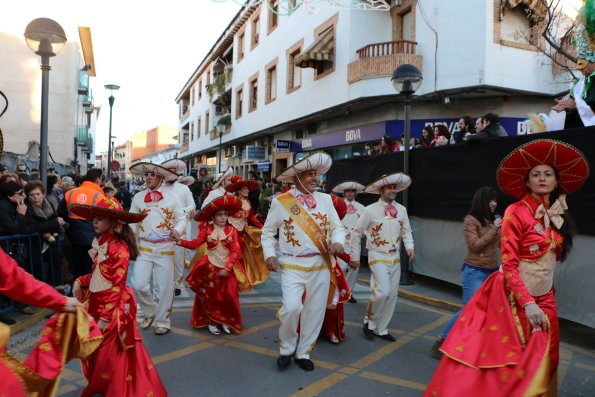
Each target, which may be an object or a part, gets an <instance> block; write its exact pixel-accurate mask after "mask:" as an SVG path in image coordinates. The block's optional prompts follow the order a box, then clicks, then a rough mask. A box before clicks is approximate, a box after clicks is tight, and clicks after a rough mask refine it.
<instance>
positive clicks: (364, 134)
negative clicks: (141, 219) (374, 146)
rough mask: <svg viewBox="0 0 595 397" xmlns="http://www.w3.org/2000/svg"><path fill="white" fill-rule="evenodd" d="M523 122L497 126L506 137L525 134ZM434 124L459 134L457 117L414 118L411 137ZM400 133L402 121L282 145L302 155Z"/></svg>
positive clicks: (509, 119) (509, 120) (512, 120)
mask: <svg viewBox="0 0 595 397" xmlns="http://www.w3.org/2000/svg"><path fill="white" fill-rule="evenodd" d="M525 120H526V119H525V118H520V117H501V118H500V124H501V125H502V126H503V127H504V129H505V130H506V131H507V132H508V135H511V136H513V135H521V134H525V133H526V126H525V123H524V122H525ZM438 124H444V125H446V127H448V130H449V131H450V132H451V134H454V133H455V132H457V131H459V119H458V118H456V119H455V118H442V119H417V120H411V136H412V137H416V138H419V137H421V132H422V130H423V128H424V127H425V126H426V125H429V126H431V127H433V126H435V125H438ZM404 133H405V122H404V121H403V120H388V121H380V122H377V123H371V124H366V125H361V126H357V127H353V128H347V129H342V130H339V131H334V132H329V133H326V134H320V135H310V136H308V137H306V138H303V139H295V140H293V141H285V142H290V151H292V152H304V151H311V150H317V149H322V148H329V147H334V146H343V145H354V144H364V143H366V142H368V141H375V140H379V139H380V138H382V136H383V135H385V134H388V135H391V136H393V137H395V138H400V137H401V134H404ZM277 142H280V141H277ZM281 142H283V141H281Z"/></svg>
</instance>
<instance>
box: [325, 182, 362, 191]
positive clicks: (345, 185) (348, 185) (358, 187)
mask: <svg viewBox="0 0 595 397" xmlns="http://www.w3.org/2000/svg"><path fill="white" fill-rule="evenodd" d="M365 188H366V187H365V186H364V185H362V184H361V183H358V182H356V181H346V182H341V183H339V184H338V185H337V186H335V187H334V188H333V190H332V191H333V193H343V192H345V190H355V192H356V193H361V192H363V191H364V189H365Z"/></svg>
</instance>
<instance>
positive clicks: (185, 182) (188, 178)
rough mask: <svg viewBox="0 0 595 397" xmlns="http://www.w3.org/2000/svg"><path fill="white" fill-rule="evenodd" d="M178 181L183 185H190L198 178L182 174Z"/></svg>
mask: <svg viewBox="0 0 595 397" xmlns="http://www.w3.org/2000/svg"><path fill="white" fill-rule="evenodd" d="M178 182H179V183H181V184H182V185H186V186H190V185H192V184H193V183H194V182H196V179H195V178H194V177H193V176H190V175H188V176H181V177H180V178H179V179H178Z"/></svg>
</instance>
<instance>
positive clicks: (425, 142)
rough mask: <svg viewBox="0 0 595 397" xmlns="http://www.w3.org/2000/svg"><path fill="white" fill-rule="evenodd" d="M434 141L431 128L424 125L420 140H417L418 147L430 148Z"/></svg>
mask: <svg viewBox="0 0 595 397" xmlns="http://www.w3.org/2000/svg"><path fill="white" fill-rule="evenodd" d="M433 140H434V130H433V129H432V127H431V126H429V125H426V126H425V127H424V129H423V130H422V131H421V138H420V140H419V146H420V147H430V145H431V144H432V141H433Z"/></svg>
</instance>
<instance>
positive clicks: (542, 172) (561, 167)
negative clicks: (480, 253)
mask: <svg viewBox="0 0 595 397" xmlns="http://www.w3.org/2000/svg"><path fill="white" fill-rule="evenodd" d="M588 175H589V164H588V162H587V160H586V158H585V156H584V155H583V154H582V153H581V152H580V151H579V150H577V149H576V148H574V147H573V146H571V145H568V144H566V143H564V142H559V141H554V140H549V139H539V140H535V141H532V142H530V143H527V144H525V145H522V146H520V147H519V148H517V149H516V150H514V151H513V152H512V153H510V154H509V155H508V156H507V157H506V158H505V159H504V160H503V161H502V163H501V164H500V167H499V168H498V171H497V180H498V185H499V186H500V188H501V189H502V191H504V193H506V194H508V195H511V196H513V197H516V198H518V199H519V201H517V202H516V203H514V204H512V205H510V206H509V207H508V208H507V209H506V212H505V213H504V218H503V222H502V231H501V260H502V266H501V269H500V271H499V272H496V273H494V274H493V275H491V276H490V277H489V278H488V279H487V280H486V281H485V282H484V284H483V285H482V287H481V288H480V289H479V290H478V291H477V292H476V293H475V295H474V296H473V298H471V300H470V301H469V303H468V304H467V305H466V306H465V308H464V309H463V311H462V312H461V315H460V317H459V320H458V321H457V322H456V324H455V325H454V327H453V328H452V330H451V332H450V334H449V336H448V337H447V339H446V340H445V341H444V343H443V345H442V348H441V349H440V350H441V351H442V352H443V353H444V357H443V359H442V361H441V362H440V365H439V367H438V369H437V370H436V373H435V374H434V377H433V379H432V381H431V383H430V384H429V386H428V388H427V390H426V393H425V395H426V396H434V395H439V396H473V395H490V396H503V397H504V396H521V395H522V396H525V395H531V396H537V395H540V396H541V395H555V394H556V391H557V384H556V370H557V367H558V360H559V343H560V335H559V327H558V315H557V311H556V304H555V302H554V289H553V277H554V267H555V264H556V261H558V260H561V261H564V259H566V256H567V255H568V253H569V251H570V247H571V246H572V237H573V231H572V229H573V225H572V222H571V219H570V217H569V215H568V213H567V212H566V210H567V209H568V207H567V206H566V202H565V197H566V194H567V193H571V192H574V191H575V190H577V189H578V188H579V187H580V186H581V185H582V184H583V183H584V181H585V180H586V179H587V177H588ZM460 379H464V382H461V381H460Z"/></svg>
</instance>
